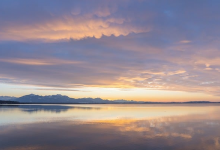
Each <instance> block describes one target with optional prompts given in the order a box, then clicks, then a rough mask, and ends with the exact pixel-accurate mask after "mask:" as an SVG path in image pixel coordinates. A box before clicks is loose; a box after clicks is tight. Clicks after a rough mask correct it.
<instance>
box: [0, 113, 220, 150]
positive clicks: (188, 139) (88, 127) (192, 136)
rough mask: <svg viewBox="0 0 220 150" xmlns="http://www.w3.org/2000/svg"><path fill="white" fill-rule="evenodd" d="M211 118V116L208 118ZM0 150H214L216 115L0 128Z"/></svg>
mask: <svg viewBox="0 0 220 150" xmlns="http://www.w3.org/2000/svg"><path fill="white" fill-rule="evenodd" d="M210 116H211V117H210ZM0 137H4V138H1V139H0V149H6V150H13V149H16V150H23V149H26V150H28V149H40V150H41V149H42V150H47V149H55V150H56V149H57V150H60V149H62V150H63V149H67V150H69V149H70V150H74V149H77V150H78V149H79V150H84V149H90V150H93V149H94V150H97V149H105V150H108V149H109V150H110V149H111V150H112V149H121V150H122V149H126V150H134V149H137V150H142V149H143V150H146V149H152V150H161V149H163V150H186V149H187V150H195V149H196V150H197V149H198V150H218V149H220V145H219V142H220V117H219V115H218V113H212V114H203V115H185V116H179V117H174V116H173V117H172V116H170V117H160V118H154V119H141V120H137V119H114V120H97V121H87V122H85V121H82V122H81V121H66V122H63V121H60V122H49V123H32V124H18V125H11V126H0Z"/></svg>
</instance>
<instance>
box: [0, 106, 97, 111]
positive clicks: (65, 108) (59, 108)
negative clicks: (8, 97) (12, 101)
mask: <svg viewBox="0 0 220 150" xmlns="http://www.w3.org/2000/svg"><path fill="white" fill-rule="evenodd" d="M1 108H7V111H8V110H9V109H10V108H11V109H14V108H18V109H19V110H21V111H23V112H28V113H37V112H52V113H61V112H66V111H68V110H71V109H82V110H92V109H95V110H99V109H101V108H99V107H80V106H79V107H77V106H68V105H1Z"/></svg>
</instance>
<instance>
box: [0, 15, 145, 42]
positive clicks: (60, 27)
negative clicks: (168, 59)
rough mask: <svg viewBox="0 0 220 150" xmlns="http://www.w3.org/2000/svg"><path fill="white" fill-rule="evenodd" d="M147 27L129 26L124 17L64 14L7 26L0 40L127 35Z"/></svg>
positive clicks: (139, 31) (51, 39) (75, 38)
mask: <svg viewBox="0 0 220 150" xmlns="http://www.w3.org/2000/svg"><path fill="white" fill-rule="evenodd" d="M148 31H149V29H147V30H146V29H140V28H137V27H133V26H130V25H129V24H128V22H126V21H125V20H124V19H121V18H119V19H116V18H109V19H101V18H98V19H93V18H92V16H90V15H87V16H83V17H78V18H73V17H69V16H64V17H63V18H60V19H55V20H50V21H47V22H41V23H37V24H31V25H16V26H9V27H6V29H4V31H3V33H1V37H0V38H1V40H18V41H20V40H31V39H43V40H48V41H53V40H61V39H74V40H80V39H83V38H87V37H95V38H101V37H102V36H103V35H105V36H111V35H114V36H116V37H117V36H120V35H124V36H126V35H128V34H129V33H142V32H148Z"/></svg>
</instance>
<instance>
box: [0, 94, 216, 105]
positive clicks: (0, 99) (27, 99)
mask: <svg viewBox="0 0 220 150" xmlns="http://www.w3.org/2000/svg"><path fill="white" fill-rule="evenodd" d="M192 103H220V102H210V101H188V102H150V101H147V102H144V101H133V100H130V101H129V100H123V99H122V100H105V99H101V98H70V97H68V96H65V95H60V94H57V95H47V96H40V95H35V94H29V95H25V96H22V97H18V98H17V97H10V96H0V104H192Z"/></svg>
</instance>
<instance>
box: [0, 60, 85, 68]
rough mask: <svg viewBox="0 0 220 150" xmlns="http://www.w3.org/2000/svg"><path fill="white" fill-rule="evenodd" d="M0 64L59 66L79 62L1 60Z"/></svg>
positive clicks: (77, 62)
mask: <svg viewBox="0 0 220 150" xmlns="http://www.w3.org/2000/svg"><path fill="white" fill-rule="evenodd" d="M0 62H6V63H13V64H23V65H37V66H38V65H59V64H79V63H82V62H80V61H69V60H61V59H26V58H25V59H19V58H15V59H4V58H1V59H0Z"/></svg>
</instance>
